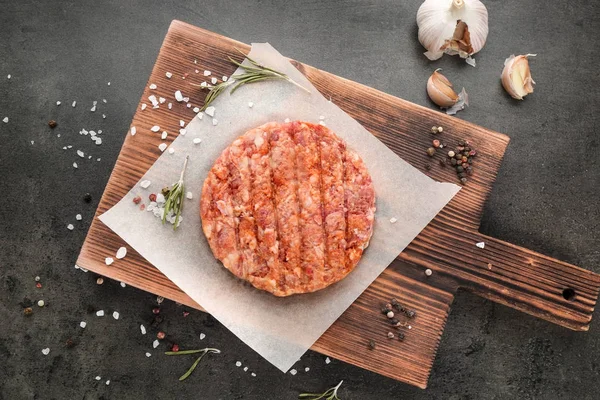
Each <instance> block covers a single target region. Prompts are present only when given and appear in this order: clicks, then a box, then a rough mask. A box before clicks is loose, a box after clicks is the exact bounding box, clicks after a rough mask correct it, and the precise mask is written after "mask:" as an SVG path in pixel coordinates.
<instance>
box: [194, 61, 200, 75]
mask: <svg viewBox="0 0 600 400" xmlns="http://www.w3.org/2000/svg"><path fill="white" fill-rule="evenodd" d="M194 64H195V62H194ZM194 72H195V73H197V74H199V73H200V70H198V69H197V70H194Z"/></svg>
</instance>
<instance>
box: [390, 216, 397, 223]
mask: <svg viewBox="0 0 600 400" xmlns="http://www.w3.org/2000/svg"><path fill="white" fill-rule="evenodd" d="M396 222H398V219H397V218H395V217H392V218H390V223H392V224H395V223H396Z"/></svg>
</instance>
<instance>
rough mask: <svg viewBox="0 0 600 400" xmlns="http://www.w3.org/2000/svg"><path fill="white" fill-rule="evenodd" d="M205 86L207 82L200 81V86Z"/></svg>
mask: <svg viewBox="0 0 600 400" xmlns="http://www.w3.org/2000/svg"><path fill="white" fill-rule="evenodd" d="M207 86H208V83H207V82H202V83H201V84H200V87H207Z"/></svg>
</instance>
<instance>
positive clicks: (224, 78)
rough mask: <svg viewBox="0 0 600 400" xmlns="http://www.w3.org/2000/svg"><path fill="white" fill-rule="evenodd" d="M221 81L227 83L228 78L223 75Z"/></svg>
mask: <svg viewBox="0 0 600 400" xmlns="http://www.w3.org/2000/svg"><path fill="white" fill-rule="evenodd" d="M221 79H222V80H223V82H227V79H229V78H227V77H226V76H225V75H223V77H222V78H221Z"/></svg>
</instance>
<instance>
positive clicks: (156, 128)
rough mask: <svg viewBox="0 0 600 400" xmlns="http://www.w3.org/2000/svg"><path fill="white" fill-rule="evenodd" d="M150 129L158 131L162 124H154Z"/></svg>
mask: <svg viewBox="0 0 600 400" xmlns="http://www.w3.org/2000/svg"><path fill="white" fill-rule="evenodd" d="M150 130H151V131H152V132H158V131H160V126H158V125H154V126H153V127H152V128H150Z"/></svg>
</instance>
